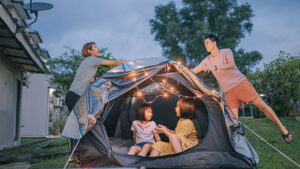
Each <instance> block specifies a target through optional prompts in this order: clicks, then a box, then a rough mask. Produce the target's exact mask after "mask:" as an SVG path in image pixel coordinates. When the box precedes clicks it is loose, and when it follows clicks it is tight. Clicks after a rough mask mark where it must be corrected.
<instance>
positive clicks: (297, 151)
mask: <svg viewBox="0 0 300 169" xmlns="http://www.w3.org/2000/svg"><path fill="white" fill-rule="evenodd" d="M240 120H241V121H242V122H243V123H244V124H245V125H246V126H248V127H249V128H250V129H252V130H254V131H255V132H256V133H257V134H259V135H260V136H262V137H263V138H264V139H266V140H267V141H268V142H270V143H271V144H272V145H273V146H275V147H277V148H278V149H279V150H280V151H282V152H283V153H285V154H286V155H288V156H289V157H290V158H292V159H293V160H295V161H296V162H297V163H300V141H299V139H300V122H298V121H296V120H295V117H281V118H280V120H281V121H282V123H283V124H284V125H285V126H286V127H287V129H288V130H289V131H290V132H291V133H292V134H293V136H294V138H295V141H294V142H293V143H292V144H286V143H285V142H284V140H283V138H282V136H281V135H280V132H279V130H278V129H277V127H276V126H275V124H273V123H272V122H271V120H269V119H267V118H259V119H251V118H240ZM245 135H246V137H247V139H248V140H249V142H250V143H251V145H252V146H253V147H254V149H255V150H256V152H257V154H258V156H259V158H260V162H259V165H258V168H259V169H295V168H296V166H295V165H294V164H292V163H291V162H289V161H288V160H286V159H285V158H284V157H283V156H282V155H280V154H279V153H277V152H276V151H275V150H273V149H272V148H271V147H270V146H268V145H267V144H266V143H264V142H262V141H261V140H259V138H257V137H256V136H254V135H253V134H252V133H251V132H250V131H248V130H247V129H246V130H245ZM34 141H38V139H30V138H26V139H23V140H21V142H22V143H30V142H34ZM67 149H68V145H67V140H66V139H65V138H54V139H48V140H44V141H43V142H40V143H36V144H33V145H30V146H25V147H22V148H18V149H15V150H11V151H9V152H5V154H9V155H10V156H13V157H23V158H21V159H20V158H19V159H16V160H15V161H14V162H13V163H24V162H26V163H30V165H31V167H30V169H35V168H63V167H64V165H65V162H66V160H67V158H68V157H67V155H56V156H52V157H49V158H48V159H45V158H42V159H39V158H31V159H26V160H24V157H30V156H32V155H35V156H38V155H45V154H53V153H57V152H63V151H66V150H67ZM11 165H13V164H9V165H7V166H11ZM1 167H3V166H0V168H1ZM69 167H71V168H79V166H78V165H74V164H71V165H69ZM4 168H6V167H5V166H4Z"/></svg>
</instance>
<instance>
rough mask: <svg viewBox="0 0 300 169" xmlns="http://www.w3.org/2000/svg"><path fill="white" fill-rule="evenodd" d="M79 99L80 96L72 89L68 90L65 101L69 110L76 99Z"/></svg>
mask: <svg viewBox="0 0 300 169" xmlns="http://www.w3.org/2000/svg"><path fill="white" fill-rule="evenodd" d="M79 99H80V96H79V95H78V94H76V93H74V92H72V91H68V92H67V94H66V98H65V102H66V105H67V107H68V110H69V112H71V110H72V109H73V107H74V106H75V104H76V103H77V101H78V100H79Z"/></svg>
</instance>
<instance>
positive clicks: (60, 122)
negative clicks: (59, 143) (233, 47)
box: [53, 119, 65, 132]
mask: <svg viewBox="0 0 300 169" xmlns="http://www.w3.org/2000/svg"><path fill="white" fill-rule="evenodd" d="M64 125H65V121H64V120H62V119H56V120H55V122H54V123H53V127H54V130H59V131H60V132H62V130H63V128H64Z"/></svg>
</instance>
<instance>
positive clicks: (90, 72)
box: [69, 56, 105, 96]
mask: <svg viewBox="0 0 300 169" xmlns="http://www.w3.org/2000/svg"><path fill="white" fill-rule="evenodd" d="M104 60H105V59H101V58H97V57H94V56H88V57H87V58H85V59H84V60H83V61H82V62H81V63H80V65H79V68H78V69H77V71H76V75H75V78H74V80H73V82H72V84H71V87H70V89H69V90H70V91H72V92H74V93H76V94H78V95H79V96H82V95H83V93H84V92H85V91H86V90H87V88H88V86H89V84H90V81H91V80H92V79H93V77H94V76H95V74H96V72H97V67H98V66H99V65H100V63H101V62H103V61H104Z"/></svg>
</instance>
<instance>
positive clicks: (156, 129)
mask: <svg viewBox="0 0 300 169" xmlns="http://www.w3.org/2000/svg"><path fill="white" fill-rule="evenodd" d="M154 130H155V131H156V132H158V133H164V131H165V130H166V128H160V127H157V128H154Z"/></svg>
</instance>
